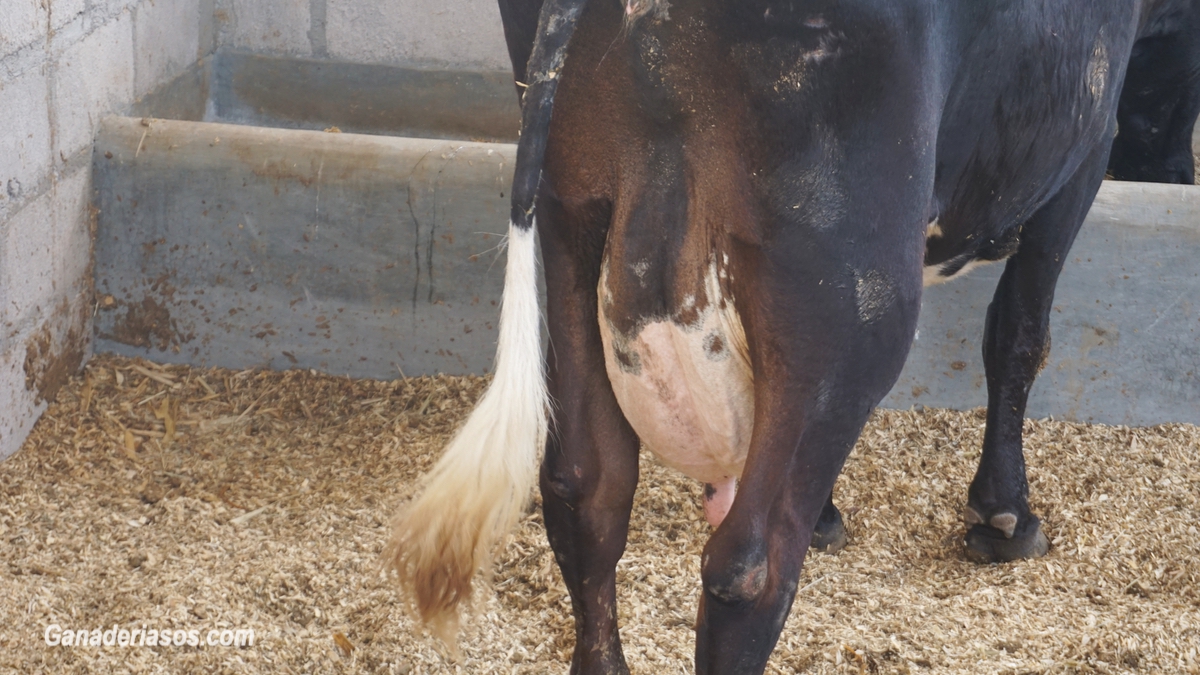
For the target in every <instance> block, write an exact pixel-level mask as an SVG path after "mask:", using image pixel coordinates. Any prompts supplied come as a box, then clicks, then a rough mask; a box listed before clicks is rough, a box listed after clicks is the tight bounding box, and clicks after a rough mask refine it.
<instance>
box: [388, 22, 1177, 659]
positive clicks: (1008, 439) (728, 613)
mask: <svg viewBox="0 0 1200 675" xmlns="http://www.w3.org/2000/svg"><path fill="white" fill-rule="evenodd" d="M1177 6H1178V3H1175V2H1172V1H1171V0H1162V2H1157V3H1156V2H1142V1H1139V0H1077V1H1075V2H1066V1H1059V2H1053V1H1049V0H1002V1H999V2H976V1H967V0H963V1H958V2H950V1H945V0H673V1H672V2H671V3H670V4H669V5H668V3H667V2H666V0H627V4H621V3H619V2H616V1H615V0H594V1H593V2H590V3H585V0H545V4H544V5H543V4H542V2H541V0H501V1H500V8H501V12H502V15H503V18H504V28H505V34H506V36H507V38H508V45H509V50H510V53H511V55H512V58H513V64H514V73H515V75H516V79H517V82H518V87H519V89H520V90H521V91H523V92H524V95H523V127H522V135H521V139H520V143H519V145H518V156H517V157H518V158H517V167H516V176H515V179H514V185H513V192H512V196H513V210H512V222H511V225H510V230H509V232H510V239H509V262H508V270H507V273H506V279H505V284H506V286H505V289H504V302H503V308H502V313H501V323H500V342H499V348H498V352H497V357H496V358H497V365H496V370H495V380H494V381H493V383H492V385H491V387H490V388H489V390H488V392H487V393H486V394H485V396H484V398H483V399H482V400H481V401H480V403H479V405H478V407H477V408H476V410H475V411H474V412H473V413H472V415H471V417H470V418H469V419H468V421H467V423H466V425H465V426H464V427H463V429H462V430H461V431H460V432H459V434H458V436H457V437H456V438H455V440H454V441H453V442H452V443H451V446H450V447H449V448H448V449H447V451H446V453H445V455H444V456H443V458H442V460H441V461H440V462H439V464H438V465H437V467H436V468H435V469H434V471H433V473H432V474H431V476H430V478H429V480H428V484H427V487H426V489H425V491H424V493H423V495H422V496H421V497H420V498H419V499H418V500H417V501H415V502H414V503H413V504H412V505H411V506H410V507H409V508H408V509H407V510H406V511H405V512H404V513H403V514H402V515H401V517H400V518H399V519H398V520H397V525H396V529H395V532H394V535H393V539H392V542H391V544H390V546H389V549H388V556H389V557H388V560H389V563H390V564H391V566H392V567H393V568H394V569H395V570H396V571H397V572H398V575H399V577H400V581H401V582H402V585H403V587H404V588H405V589H407V591H408V592H410V593H411V594H412V595H413V596H414V597H415V598H416V603H417V606H418V608H419V610H420V612H421V615H422V616H423V618H425V619H426V620H427V621H429V622H431V623H432V624H433V625H435V626H436V627H439V628H440V629H441V630H442V631H443V634H448V633H453V628H454V625H455V622H456V617H457V606H458V604H459V602H460V601H461V600H463V599H464V598H465V597H467V596H468V595H469V594H470V591H471V577H472V575H473V574H474V573H475V572H476V571H477V570H478V569H480V567H484V568H486V567H488V566H489V560H490V554H491V552H492V550H493V548H494V546H495V545H496V543H497V542H498V541H500V540H501V538H502V537H503V536H504V534H505V532H506V531H507V529H508V528H509V526H510V525H511V524H512V523H513V521H514V520H515V519H516V518H517V517H518V516H519V515H520V513H521V508H522V506H523V505H524V504H525V503H526V500H527V498H528V493H529V490H530V488H531V484H532V481H533V476H534V475H535V472H536V466H537V456H538V450H539V448H540V446H541V445H542V443H543V442H544V443H545V454H544V459H543V460H542V464H541V476H540V483H541V492H542V498H543V504H544V509H545V511H544V513H545V523H546V529H547V533H548V535H549V538H550V543H551V546H552V548H553V549H554V554H555V557H556V559H557V561H558V563H559V567H560V568H561V570H562V573H563V577H564V579H565V581H566V585H567V587H568V589H569V590H570V594H571V600H572V606H573V608H574V614H575V625H576V647H575V652H574V657H573V661H572V665H571V672H573V673H589V674H590V673H623V672H627V668H626V665H625V660H624V657H623V655H622V652H621V643H620V638H619V636H618V634H617V621H616V617H617V612H616V587H615V568H616V564H617V561H618V559H619V558H620V557H621V554H622V552H623V550H624V547H625V541H626V534H627V529H628V523H629V515H630V509H631V508H632V502H633V494H634V487H635V485H636V483H637V479H638V451H639V443H643V444H645V445H646V446H647V447H648V448H649V449H650V450H651V451H652V452H654V453H655V454H656V455H657V456H658V457H659V458H660V459H661V460H662V461H664V462H665V463H667V464H669V465H671V466H674V467H676V468H678V469H679V470H681V471H683V472H684V473H686V474H688V475H690V476H692V477H694V478H696V479H697V480H700V481H702V482H705V483H707V484H708V488H707V489H706V500H705V511H706V513H707V515H708V516H709V519H710V521H711V522H712V523H713V524H714V525H717V527H716V529H715V531H714V532H713V534H712V537H711V539H709V541H708V543H707V545H706V546H705V549H704V554H703V559H702V563H701V568H702V578H703V589H704V590H703V594H702V597H701V600H700V615H699V617H698V619H697V623H696V637H697V644H696V669H697V671H698V672H700V673H756V672H762V670H763V668H764V666H765V664H766V661H767V657H768V656H769V655H770V653H771V650H772V649H773V647H774V645H775V642H776V640H777V639H778V636H779V631H780V629H781V628H782V626H783V623H784V620H785V619H786V617H787V614H788V611H789V609H790V607H791V603H792V600H793V597H794V595H795V592H796V584H797V580H798V578H799V575H800V568H801V564H802V562H803V560H804V555H805V552H806V551H807V550H808V548H809V546H810V545H811V544H813V543H814V542H815V543H816V544H817V545H822V546H836V545H838V543H839V542H840V541H841V540H842V539H843V538H844V533H843V529H842V523H841V517H840V515H839V514H838V511H837V509H836V508H835V507H834V505H833V502H832V500H831V497H830V495H831V493H832V490H833V486H834V481H835V480H836V479H837V476H838V473H839V472H840V470H841V467H842V464H843V462H844V461H845V459H846V456H847V455H848V453H849V452H850V450H851V448H852V447H853V445H854V443H855V440H856V439H857V438H858V435H859V433H860V431H861V429H862V427H863V424H864V423H865V422H866V420H867V417H868V415H869V414H870V412H871V410H872V409H873V408H874V406H875V405H877V404H878V403H879V401H880V400H881V399H882V398H883V396H884V395H885V394H886V393H887V392H888V390H889V389H890V388H891V386H892V385H893V383H894V382H895V381H896V378H897V377H898V375H899V373H900V369H901V366H903V364H904V360H905V357H906V355H907V353H908V349H909V346H910V344H911V342H912V339H913V334H914V331H915V329H916V324H917V314H918V311H919V309H920V303H921V293H922V288H923V286H924V285H927V284H930V283H937V282H941V281H945V280H947V279H949V278H951V277H953V276H955V275H958V274H961V273H963V272H965V271H966V270H968V269H969V268H971V267H972V266H975V265H978V264H982V263H986V262H991V261H999V260H1006V261H1007V262H1006V263H1005V271H1004V274H1003V276H1002V278H1001V280H1000V282H999V285H998V287H997V289H996V294H995V299H994V301H993V302H992V304H991V305H990V306H989V308H988V312H987V326H986V330H985V335H984V341H983V358H984V362H985V365H986V372H987V384H988V399H989V401H988V416H987V432H986V434H985V437H984V443H983V455H982V458H981V460H980V464H979V469H978V472H977V473H976V475H975V478H974V480H973V481H972V483H971V486H970V489H969V490H968V493H967V500H966V506H965V509H964V517H965V520H966V526H967V528H968V529H967V533H966V541H965V544H966V549H967V551H968V552H969V553H970V554H971V555H972V556H974V557H976V558H978V559H979V560H983V561H1006V560H1013V559H1016V558H1023V557H1031V556H1039V555H1042V554H1044V553H1045V552H1046V551H1047V548H1048V543H1047V540H1046V537H1045V535H1044V534H1043V533H1042V530H1041V527H1040V524H1039V521H1038V518H1037V516H1035V515H1034V514H1033V513H1031V512H1030V509H1029V503H1028V499H1027V497H1028V485H1027V483H1026V477H1025V465H1024V459H1023V454H1022V445H1021V429H1022V418H1023V416H1024V411H1025V403H1026V398H1027V396H1028V394H1029V389H1030V386H1031V385H1032V384H1033V381H1034V377H1035V376H1036V374H1037V372H1038V370H1039V369H1040V368H1041V367H1042V365H1043V364H1044V363H1045V360H1046V356H1047V353H1048V351H1049V347H1050V339H1049V333H1048V330H1047V326H1048V322H1049V313H1050V307H1051V301H1052V299H1053V295H1054V286H1055V283H1056V281H1057V279H1058V275H1059V272H1060V270H1061V269H1062V265H1063V262H1064V261H1065V260H1066V258H1067V252H1068V250H1069V249H1070V247H1071V243H1072V241H1073V240H1074V238H1075V234H1076V232H1077V231H1078V229H1079V226H1080V224H1081V223H1082V222H1083V219H1084V216H1085V214H1086V213H1087V211H1088V208H1089V206H1090V204H1091V202H1092V199H1093V197H1094V196H1095V194H1096V191H1097V189H1098V188H1099V186H1100V182H1101V180H1102V179H1103V178H1104V174H1105V168H1106V167H1107V165H1108V157H1109V150H1110V148H1111V146H1112V139H1113V135H1114V132H1115V129H1116V111H1117V102H1118V96H1119V94H1120V89H1121V84H1122V81H1123V79H1124V76H1125V69H1126V64H1127V63H1128V62H1129V58H1130V53H1131V51H1132V49H1133V45H1134V44H1135V42H1136V41H1137V39H1138V37H1139V35H1140V32H1141V31H1145V30H1153V27H1154V26H1157V25H1159V24H1160V23H1161V21H1159V15H1160V14H1161V12H1163V11H1167V10H1170V9H1172V8H1176V7H1177ZM568 47H569V49H568ZM568 52H569V58H568ZM551 111H553V119H551ZM535 231H536V233H537V235H538V237H539V238H540V241H541V246H542V259H543V263H544V272H545V275H546V289H547V304H546V323H547V325H548V327H549V333H550V343H551V350H550V352H549V354H550V358H549V361H548V364H547V365H548V369H547V370H546V371H545V373H544V371H543V356H542V352H541V346H540V342H539V329H540V314H539V311H538V306H537V291H536V280H537V268H536V256H535V253H534V232H535ZM547 385H548V388H547ZM549 411H553V415H552V418H553V419H552V422H548V421H547V415H548V412H549ZM548 424H549V426H548ZM735 489H736V497H735Z"/></svg>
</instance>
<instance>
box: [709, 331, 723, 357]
mask: <svg viewBox="0 0 1200 675" xmlns="http://www.w3.org/2000/svg"><path fill="white" fill-rule="evenodd" d="M704 349H705V350H707V351H708V353H709V354H720V353H721V352H722V351H724V350H725V341H724V340H722V339H721V336H720V335H709V336H708V337H707V338H705V339H704Z"/></svg>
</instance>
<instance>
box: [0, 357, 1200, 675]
mask: <svg viewBox="0 0 1200 675" xmlns="http://www.w3.org/2000/svg"><path fill="white" fill-rule="evenodd" d="M482 386H483V383H482V381H481V380H479V379H477V378H457V377H440V378H411V379H406V380H399V381H396V382H374V381H352V380H347V379H344V378H335V377H328V376H323V375H315V374H310V373H307V372H297V371H292V372H284V373H278V372H264V371H245V372H233V371H225V370H219V369H209V370H201V369H188V368H184V367H165V366H158V365H155V364H151V363H147V362H143V361H133V360H125V359H117V358H113V357H107V356H98V357H96V358H95V359H93V360H92V362H91V364H90V365H89V366H88V368H87V370H86V374H85V375H84V376H82V377H79V378H76V379H75V380H73V381H72V382H71V383H70V384H69V385H68V386H67V387H65V388H64V389H63V391H62V392H60V394H59V396H58V402H57V403H56V404H54V405H52V406H51V407H50V409H49V411H48V412H47V413H46V415H45V416H44V417H43V419H42V420H41V421H40V422H39V423H38V425H37V428H36V429H35V431H34V434H33V436H32V437H31V438H30V439H29V441H28V442H27V443H26V444H25V447H24V448H23V450H22V451H21V452H20V453H18V454H17V455H16V456H14V457H12V458H10V459H9V460H7V461H5V462H3V463H0V539H2V541H3V542H4V543H3V545H2V547H0V558H2V561H0V626H3V628H2V629H0V671H3V672H7V671H9V670H10V669H11V671H13V672H22V673H31V672H49V673H108V672H132V673H158V672H214V673H217V672H221V673H223V672H229V673H234V672H237V673H240V672H253V673H260V672H261V673H312V672H322V673H329V672H332V673H338V672H346V673H353V672H362V673H376V672H383V673H545V672H565V669H566V665H565V663H566V659H567V656H568V654H569V650H570V646H571V643H572V641H573V637H572V631H571V628H570V607H569V603H568V600H567V597H566V593H565V590H564V588H563V586H562V583H561V581H560V580H559V577H558V571H557V568H556V567H555V566H554V563H553V558H552V556H551V554H550V551H549V548H548V546H547V544H546V542H545V536H544V533H543V531H542V526H541V523H540V518H539V516H538V515H537V512H536V511H535V512H534V514H533V515H530V516H529V517H528V518H526V520H525V521H524V523H523V525H522V526H521V528H520V530H519V532H518V536H517V537H516V540H515V541H514V542H513V543H512V544H511V545H510V546H509V547H508V549H507V550H506V552H505V554H504V557H503V565H502V567H501V568H500V569H499V571H498V573H497V574H496V579H495V581H496V589H497V592H496V593H495V594H491V595H488V596H487V598H486V599H485V600H484V601H483V602H481V603H479V609H480V614H479V615H478V616H476V618H474V619H473V620H471V621H469V622H468V623H467V625H466V629H465V633H464V635H463V638H462V652H463V655H462V657H461V660H460V661H458V663H457V664H451V663H450V662H449V661H448V660H447V659H446V658H444V657H443V656H442V655H441V652H440V651H439V649H438V647H437V646H436V644H435V643H434V641H433V640H432V638H429V637H427V636H426V635H423V634H422V633H421V632H419V631H415V630H414V627H413V624H412V623H411V621H410V620H409V619H408V618H407V616H406V614H405V612H404V610H403V607H402V605H401V604H400V603H399V602H398V601H397V598H396V595H395V593H394V591H393V589H392V587H391V586H390V585H389V584H388V583H387V582H386V580H385V579H384V578H383V576H382V575H381V574H380V573H379V571H378V559H379V552H380V550H381V548H382V546H383V542H384V539H385V536H386V523H387V522H388V521H389V519H390V517H391V514H392V512H393V510H394V509H395V507H396V506H397V505H398V504H400V503H401V502H402V501H403V500H404V499H405V497H406V496H407V495H409V494H410V493H411V492H412V490H413V488H414V484H415V483H414V481H415V480H416V478H417V476H418V475H419V474H420V472H421V471H422V470H424V469H425V468H427V467H428V466H429V465H430V463H431V461H432V459H433V458H434V456H435V454H436V453H437V452H438V451H439V449H440V447H441V445H442V444H443V442H444V441H445V440H446V436H447V434H448V433H449V432H450V431H451V430H452V429H453V428H454V426H455V424H456V423H457V422H458V421H459V420H460V419H461V418H462V415H463V414H464V413H465V412H466V411H467V409H468V407H469V404H470V402H471V401H472V400H473V399H474V398H475V397H476V396H478V395H479V393H480V392H481V390H482ZM982 431H983V419H982V416H981V414H980V412H978V411H976V412H968V413H957V412H947V411H941V410H926V411H923V412H880V413H877V414H876V415H875V417H874V419H873V420H872V422H871V424H870V425H869V426H868V428H867V430H866V431H865V432H864V434H863V437H862V440H861V441H860V442H859V445H858V448H857V449H856V450H855V452H854V455H853V456H852V457H851V459H850V461H849V463H848V464H847V467H846V471H845V474H844V475H843V477H842V479H841V480H840V482H839V484H838V489H837V494H836V497H837V501H838V503H839V505H840V506H841V508H842V509H843V511H844V512H845V514H846V515H847V523H848V527H849V530H850V535H851V542H850V546H849V547H848V548H847V549H846V550H844V551H843V552H841V553H839V554H837V555H833V556H829V555H820V554H816V555H811V556H810V557H809V560H808V564H807V566H806V568H805V570H804V574H803V578H802V579H801V582H800V587H801V590H800V592H799V594H798V596H797V599H796V603H795V606H794V608H793V610H792V615H791V619H790V621H789V622H788V625H787V628H786V629H785V631H784V635H783V637H782V638H781V640H780V643H779V646H778V648H777V649H776V651H775V655H774V657H773V658H772V661H771V666H770V669H769V672H773V673H792V672H813V673H876V672H880V673H926V672H928V673H972V674H975V673H1014V674H1015V673H1075V672H1080V673H1093V672H1095V673H1122V672H1145V673H1189V672H1190V673H1200V654H1198V653H1197V651H1198V650H1200V534H1198V532H1197V526H1198V524H1200V429H1198V428H1196V427H1191V426H1163V427H1155V428H1149V429H1129V428H1123V427H1109V426H1099V425H1083V424H1070V423H1064V422H1030V423H1029V424H1028V427H1027V447H1028V448H1029V453H1028V459H1029V465H1030V474H1031V483H1032V485H1031V489H1032V494H1033V499H1034V508H1035V509H1036V511H1037V512H1039V513H1040V514H1042V515H1043V516H1044V520H1045V522H1046V527H1047V531H1048V534H1049V535H1050V537H1051V539H1052V540H1053V542H1054V546H1053V548H1052V550H1051V552H1050V555H1049V556H1048V557H1046V558H1043V559H1041V560H1037V561H1030V562H1022V563H1017V564H1011V565H1003V566H990V567H980V566H977V565H975V564H972V563H970V562H968V561H967V560H966V559H965V558H964V556H963V555H962V553H961V549H960V546H959V539H960V537H961V534H962V525H961V523H960V520H959V512H960V510H961V507H962V504H963V501H964V498H965V492H966V486H967V482H968V481H969V479H970V476H971V473H972V471H973V469H974V465H975V462H976V459H977V457H978V454H979V444H980V441H981V436H982ZM699 497H700V491H699V488H698V486H697V485H695V484H692V483H691V482H690V481H688V480H687V479H683V478H681V477H680V476H678V475H675V474H673V473H671V472H669V471H667V470H665V469H663V468H661V467H658V466H656V465H654V463H653V462H652V461H650V460H646V461H644V462H643V478H642V484H641V488H640V491H639V496H638V503H637V507H636V511H635V513H634V524H633V531H632V534H631V541H630V545H629V549H628V551H627V552H626V555H625V558H624V560H623V561H622V563H621V566H620V568H619V578H620V583H621V586H620V594H621V602H622V604H621V606H620V617H621V622H622V625H623V629H622V634H623V638H624V644H625V652H626V655H627V656H628V659H629V662H630V666H631V668H632V669H633V671H634V672H635V673H686V672H690V670H691V654H692V649H693V634H692V631H691V629H690V626H691V623H692V620H693V618H694V615H695V610H696V600H697V593H698V590H699V552H700V549H701V547H702V545H703V543H704V541H705V537H706V534H707V529H708V526H707V525H706V524H705V523H704V521H703V518H702V516H701V512H700V502H699ZM52 623H56V624H59V625H61V626H62V627H63V628H70V629H79V628H87V629H92V628H110V627H111V626H112V624H114V623H117V624H120V625H121V626H122V627H125V628H138V627H141V626H146V627H148V628H152V627H158V628H170V629H172V630H174V629H184V630H192V629H197V630H200V631H201V634H202V635H203V634H206V633H207V631H208V630H210V629H213V628H226V627H233V628H252V629H254V631H255V635H256V642H255V644H254V645H253V646H252V647H243V648H240V649H238V648H234V647H219V646H215V647H208V646H200V647H188V646H184V647H174V646H171V647H156V648H150V647H143V648H134V647H125V648H121V647H116V646H114V647H47V646H46V645H45V644H44V643H43V641H42V636H43V631H44V630H45V629H46V627H47V626H48V625H50V624H52Z"/></svg>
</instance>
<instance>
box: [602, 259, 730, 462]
mask: <svg viewBox="0 0 1200 675" xmlns="http://www.w3.org/2000/svg"><path fill="white" fill-rule="evenodd" d="M702 292H703V293H704V296H705V297H704V300H705V302H702V303H697V302H695V300H693V302H692V307H694V306H696V304H703V306H704V309H703V311H700V312H699V314H698V318H697V319H696V320H695V321H694V322H692V323H690V324H687V325H681V324H679V323H677V322H676V321H675V320H673V319H672V318H670V317H664V318H655V319H652V320H650V321H647V322H646V323H644V324H643V325H641V326H640V327H639V328H637V329H635V330H634V331H633V334H632V335H621V334H619V333H618V332H617V331H616V330H615V329H614V327H613V325H612V323H611V322H610V320H609V318H608V315H607V313H606V312H607V308H608V307H611V303H605V302H603V301H602V302H601V303H600V337H601V340H602V342H603V344H604V363H605V367H606V369H607V371H608V377H609V381H610V382H611V384H612V388H613V393H614V394H616V397H617V402H618V403H619V404H620V406H621V410H622V411H623V412H624V413H625V418H626V419H627V420H628V421H629V424H630V425H631V426H633V429H634V431H635V432H637V434H638V437H639V438H641V440H642V443H644V444H645V445H646V447H647V448H648V449H649V450H650V451H651V452H653V453H654V454H655V456H657V457H658V458H659V459H660V460H661V461H662V462H663V463H664V464H666V465H667V466H670V467H672V468H674V469H676V470H678V471H680V472H682V473H684V474H686V475H687V476H690V477H692V478H695V479H696V480H699V481H702V482H705V483H713V484H727V483H728V481H730V480H731V479H734V478H737V477H738V476H740V475H741V473H742V466H743V464H744V463H745V461H746V453H747V452H748V451H749V449H750V434H751V430H752V429H753V424H754V387H753V376H752V374H751V371H750V358H749V350H748V349H747V346H746V336H745V332H744V331H743V328H742V322H741V319H740V318H739V317H738V314H737V310H736V309H735V308H734V303H733V299H732V298H729V297H726V298H725V303H724V304H725V307H724V309H722V308H721V304H722V303H721V300H722V297H721V288H720V285H719V283H718V277H717V266H716V262H715V261H713V262H712V263H710V265H709V269H708V273H707V274H706V275H705V277H704V288H703V289H702ZM599 296H600V297H601V298H605V297H609V298H611V297H612V293H611V290H610V289H609V288H608V263H607V260H606V261H605V264H604V268H603V269H602V271H601V276H600V288H599ZM618 350H620V352H621V353H622V354H623V355H625V357H626V360H627V361H631V362H633V363H634V364H636V368H634V367H630V366H629V365H627V364H626V365H624V366H623V365H622V363H621V360H620V359H619V358H618Z"/></svg>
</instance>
